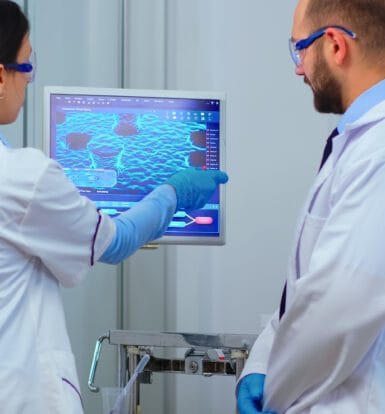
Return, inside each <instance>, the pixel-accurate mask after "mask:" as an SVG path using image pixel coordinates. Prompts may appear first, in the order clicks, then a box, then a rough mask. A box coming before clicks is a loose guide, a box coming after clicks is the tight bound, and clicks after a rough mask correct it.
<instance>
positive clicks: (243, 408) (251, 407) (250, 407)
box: [237, 398, 261, 414]
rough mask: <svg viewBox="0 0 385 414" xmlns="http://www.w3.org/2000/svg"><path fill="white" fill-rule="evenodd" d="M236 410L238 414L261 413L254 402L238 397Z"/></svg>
mask: <svg viewBox="0 0 385 414" xmlns="http://www.w3.org/2000/svg"><path fill="white" fill-rule="evenodd" d="M237 404H238V411H239V414H259V413H261V411H260V409H259V408H258V407H257V405H256V403H255V402H254V401H252V400H250V399H248V398H247V399H246V398H245V399H239V398H238V402H237Z"/></svg>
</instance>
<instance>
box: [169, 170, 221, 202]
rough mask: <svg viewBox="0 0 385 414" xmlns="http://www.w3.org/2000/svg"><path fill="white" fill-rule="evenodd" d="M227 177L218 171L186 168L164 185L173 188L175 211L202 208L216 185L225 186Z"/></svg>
mask: <svg viewBox="0 0 385 414" xmlns="http://www.w3.org/2000/svg"><path fill="white" fill-rule="evenodd" d="M228 179H229V177H228V176H227V174H226V173H224V172H222V171H218V170H202V169H198V168H193V167H190V168H186V169H185V170H182V171H179V172H177V173H176V174H174V175H172V176H171V177H170V178H169V179H168V180H167V181H166V183H165V184H169V185H171V186H172V187H174V189H175V192H176V198H177V207H176V208H177V210H178V209H181V208H183V209H187V210H194V209H197V208H202V207H203V206H204V205H205V204H206V203H207V202H208V201H209V199H210V197H211V196H212V194H213V193H214V191H215V189H216V187H217V185H218V184H225V183H226V182H227V181H228Z"/></svg>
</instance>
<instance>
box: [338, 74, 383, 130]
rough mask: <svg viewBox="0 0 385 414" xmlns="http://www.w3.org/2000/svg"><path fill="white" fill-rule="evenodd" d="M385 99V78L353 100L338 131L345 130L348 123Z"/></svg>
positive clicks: (339, 123) (340, 122)
mask: <svg viewBox="0 0 385 414" xmlns="http://www.w3.org/2000/svg"><path fill="white" fill-rule="evenodd" d="M383 100H385V80H382V81H380V82H378V83H376V84H375V85H374V86H372V87H371V88H369V89H368V90H366V91H365V92H364V93H362V94H361V95H360V96H359V97H358V98H357V99H356V100H355V101H353V103H352V104H351V105H350V106H349V108H348V109H347V111H346V112H345V113H344V115H343V116H342V117H341V119H340V121H339V122H338V125H337V129H338V132H339V133H342V132H344V131H345V128H346V125H348V124H352V123H353V122H355V121H357V119H359V118H361V116H363V115H364V114H366V113H367V112H368V111H369V110H370V109H372V108H373V107H375V106H376V105H378V104H379V103H380V102H382V101H383Z"/></svg>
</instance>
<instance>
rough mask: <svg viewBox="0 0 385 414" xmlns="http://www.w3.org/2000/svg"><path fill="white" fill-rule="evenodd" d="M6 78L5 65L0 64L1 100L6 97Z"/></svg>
mask: <svg viewBox="0 0 385 414" xmlns="http://www.w3.org/2000/svg"><path fill="white" fill-rule="evenodd" d="M5 77H6V71H5V68H4V65H2V64H0V99H1V98H3V97H4V95H5Z"/></svg>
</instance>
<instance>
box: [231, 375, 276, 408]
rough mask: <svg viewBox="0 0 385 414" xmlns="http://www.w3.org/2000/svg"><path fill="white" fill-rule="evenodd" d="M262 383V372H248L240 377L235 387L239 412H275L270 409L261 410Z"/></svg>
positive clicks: (263, 378)
mask: <svg viewBox="0 0 385 414" xmlns="http://www.w3.org/2000/svg"><path fill="white" fill-rule="evenodd" d="M264 385H265V375H263V374H250V375H247V376H246V377H244V378H242V379H241V381H240V383H239V384H238V387H237V402H238V410H239V414H275V413H273V412H272V411H262V405H263V403H262V399H263V387H264Z"/></svg>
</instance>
